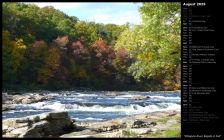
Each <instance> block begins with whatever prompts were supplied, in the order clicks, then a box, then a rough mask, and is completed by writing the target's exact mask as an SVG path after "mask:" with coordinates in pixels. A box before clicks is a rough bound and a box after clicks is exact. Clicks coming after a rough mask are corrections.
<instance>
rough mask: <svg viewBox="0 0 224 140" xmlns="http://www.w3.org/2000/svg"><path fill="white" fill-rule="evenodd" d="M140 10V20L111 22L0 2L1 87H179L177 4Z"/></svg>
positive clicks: (107, 88)
mask: <svg viewBox="0 0 224 140" xmlns="http://www.w3.org/2000/svg"><path fill="white" fill-rule="evenodd" d="M139 12H140V15H141V19H142V23H141V24H140V25H132V24H129V23H127V24H124V25H116V24H102V23H95V22H88V21H82V20H79V19H78V18H77V17H75V16H68V15H66V14H65V13H63V12H61V11H59V10H57V9H55V8H54V7H51V6H46V7H43V8H39V7H38V6H36V5H34V4H25V3H2V76H3V77H2V87H3V89H2V90H3V91H7V90H43V89H44V90H63V89H67V90H69V89H83V88H84V89H91V90H141V91H146V90H147V91H148V90H152V91H155V90H157V91H158V90H180V88H181V85H180V84H181V83H180V80H181V79H180V78H181V42H180V39H181V36H180V34H181V17H180V16H181V6H180V3H143V5H142V6H141V7H140V8H139ZM77 15H78V13H77Z"/></svg>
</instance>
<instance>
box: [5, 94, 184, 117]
mask: <svg viewBox="0 0 224 140" xmlns="http://www.w3.org/2000/svg"><path fill="white" fill-rule="evenodd" d="M124 93H125V92H122V94H120V95H118V96H106V95H105V92H102V93H101V92H100V93H96V92H91V93H89V94H87V93H80V92H73V91H72V92H67V91H65V92H63V91H62V92H60V93H49V94H47V95H48V96H54V97H55V98H54V99H52V100H48V101H42V102H37V103H31V104H17V105H16V110H14V111H7V112H3V113H4V114H3V115H2V116H4V118H8V117H9V118H10V117H21V116H28V115H29V113H30V114H34V113H35V114H38V112H39V113H41V112H50V111H68V112H70V113H71V117H72V118H75V119H76V120H80V121H84V120H89V121H90V120H98V121H101V120H106V119H108V118H113V117H119V116H124V115H131V114H141V113H150V112H158V111H169V110H180V109H181V107H180V95H178V94H177V95H173V94H151V93H147V92H145V93H144V94H137V93H136V94H124ZM126 93H127V92H126ZM29 94H30V93H29ZM138 95H143V96H149V97H150V98H148V99H147V100H138V101H136V100H133V99H132V97H133V96H138ZM7 113H8V114H7Z"/></svg>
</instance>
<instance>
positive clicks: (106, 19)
mask: <svg viewBox="0 0 224 140" xmlns="http://www.w3.org/2000/svg"><path fill="white" fill-rule="evenodd" d="M32 4H36V5H37V6H39V7H41V8H42V7H44V6H53V7H54V8H55V9H58V10H60V11H62V12H64V13H65V14H67V15H69V16H76V17H78V18H79V19H80V20H84V21H94V22H96V23H104V24H107V23H113V24H118V25H122V24H125V23H127V22H129V23H131V24H140V23H141V17H140V14H139V11H138V8H139V7H140V6H141V5H142V3H133V2H130V3H127V2H126V3H125V2H123V3H121V2H117V3H111V2H110V3H109V2H97V3H96V2H95V3H89V2H88V3H87V2H81V3H80V2H79V3H78V2H73V3H68V2H67V3H65V2H64V3H56V2H52V3H49V2H39V3H38V2H35V3H32Z"/></svg>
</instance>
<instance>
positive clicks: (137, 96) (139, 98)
mask: <svg viewBox="0 0 224 140" xmlns="http://www.w3.org/2000/svg"><path fill="white" fill-rule="evenodd" d="M149 98H150V97H149V96H143V95H136V96H132V98H131V99H133V100H146V99H149Z"/></svg>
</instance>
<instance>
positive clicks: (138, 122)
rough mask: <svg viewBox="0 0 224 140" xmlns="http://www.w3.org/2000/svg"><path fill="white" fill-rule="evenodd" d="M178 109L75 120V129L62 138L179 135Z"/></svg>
mask: <svg viewBox="0 0 224 140" xmlns="http://www.w3.org/2000/svg"><path fill="white" fill-rule="evenodd" d="M180 123H181V120H180V112H179V111H168V112H154V113H147V114H141V115H133V116H128V117H125V118H119V119H113V120H109V121H103V122H76V131H73V132H71V133H68V134H64V135H61V136H60V137H62V138H79V137H82V138H83V137H96V138H104V137H105V138H113V137H116V138H121V137H124V138H129V137H133V138H135V137H137V138H159V137H164V138H165V137H180V135H181V133H180V132H181V130H180V128H181V124H180Z"/></svg>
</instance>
